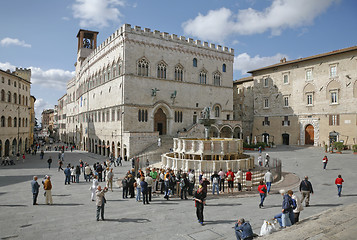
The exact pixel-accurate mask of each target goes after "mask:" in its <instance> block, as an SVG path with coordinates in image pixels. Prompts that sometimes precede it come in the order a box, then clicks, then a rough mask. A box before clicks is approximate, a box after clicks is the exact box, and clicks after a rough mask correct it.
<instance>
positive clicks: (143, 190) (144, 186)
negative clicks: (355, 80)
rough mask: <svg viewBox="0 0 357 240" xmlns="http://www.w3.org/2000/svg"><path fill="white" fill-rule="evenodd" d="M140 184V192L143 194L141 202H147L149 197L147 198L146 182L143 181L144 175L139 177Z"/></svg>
mask: <svg viewBox="0 0 357 240" xmlns="http://www.w3.org/2000/svg"><path fill="white" fill-rule="evenodd" d="M140 186H141V193H142V194H143V204H144V205H145V203H146V204H149V198H148V191H149V189H148V183H147V182H145V177H141V182H140Z"/></svg>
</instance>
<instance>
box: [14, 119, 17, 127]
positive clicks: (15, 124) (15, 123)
mask: <svg viewBox="0 0 357 240" xmlns="http://www.w3.org/2000/svg"><path fill="white" fill-rule="evenodd" d="M14 127H17V118H16V117H15V118H14Z"/></svg>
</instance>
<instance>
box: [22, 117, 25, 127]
mask: <svg viewBox="0 0 357 240" xmlns="http://www.w3.org/2000/svg"><path fill="white" fill-rule="evenodd" d="M22 127H25V118H23V119H22Z"/></svg>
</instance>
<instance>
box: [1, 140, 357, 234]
mask: <svg viewBox="0 0 357 240" xmlns="http://www.w3.org/2000/svg"><path fill="white" fill-rule="evenodd" d="M50 154H51V155H52V158H53V160H54V163H53V166H52V168H51V170H48V168H47V163H46V160H47V158H48V156H49V155H50ZM249 154H253V155H256V154H257V153H255V152H249ZM324 154H325V153H324V152H323V151H322V150H321V149H320V148H299V147H289V146H288V147H278V148H276V149H269V155H270V156H271V157H278V158H280V159H282V160H283V170H284V171H285V172H291V173H294V174H286V175H284V181H282V182H280V183H277V184H274V185H273V190H274V191H273V193H272V194H270V195H268V197H267V199H266V201H265V203H264V206H265V207H264V208H262V209H259V208H258V204H259V196H258V195H257V193H256V191H252V194H250V193H249V194H247V193H244V194H238V193H236V194H234V195H229V197H227V196H228V195H227V194H224V196H220V197H217V196H214V197H213V196H212V195H209V196H208V199H207V206H206V207H205V210H204V217H205V225H204V226H201V225H200V224H198V223H197V221H196V216H195V208H194V202H193V201H192V200H187V201H181V200H180V199H177V198H173V199H170V200H169V201H166V200H164V199H163V197H162V196H161V195H158V196H155V197H154V198H153V202H152V203H151V204H150V205H143V204H142V203H140V202H139V203H137V202H135V200H134V199H129V200H123V199H121V193H122V191H121V189H120V188H118V187H115V189H114V192H108V193H107V194H106V198H107V200H108V202H107V205H106V208H105V210H106V214H105V216H106V220H107V221H104V222H102V221H99V222H96V221H95V203H94V202H92V201H90V191H89V190H88V188H89V186H90V185H91V184H90V183H85V182H84V180H83V176H81V177H80V180H81V182H80V183H78V184H71V185H66V186H65V185H64V174H63V172H62V171H61V172H58V171H57V169H56V167H57V163H56V159H57V154H56V153H55V152H52V153H46V154H45V158H44V160H40V159H39V155H37V156H31V155H28V156H27V157H26V162H25V163H21V162H20V163H19V164H18V165H16V166H6V167H0V180H1V181H0V182H1V184H0V211H1V216H2V217H1V218H0V238H5V239H6V238H7V239H63V238H71V239H118V238H120V239H137V238H142V237H145V238H147V239H150V238H154V239H202V238H204V239H235V235H234V230H233V229H232V227H233V226H234V222H235V221H236V220H237V219H238V218H241V217H244V218H245V219H247V220H248V221H250V223H251V225H252V227H253V230H254V232H256V233H259V231H260V227H261V225H262V223H263V221H264V220H265V219H271V218H272V217H273V216H274V215H275V214H277V213H278V212H279V211H280V209H281V201H282V199H281V196H280V195H279V194H275V193H274V192H276V191H277V190H279V189H280V188H292V189H293V190H294V191H296V190H297V188H296V186H297V185H298V181H299V180H298V179H301V178H303V177H304V175H308V176H309V177H310V180H311V181H312V184H313V186H314V190H315V194H314V195H313V196H312V198H311V207H309V208H305V210H304V211H303V212H302V213H301V219H309V217H311V216H312V219H310V220H307V221H310V223H309V222H307V223H308V224H307V225H308V226H310V225H311V223H313V222H315V221H318V220H319V219H315V218H314V217H315V216H316V214H320V213H321V212H323V211H325V210H328V209H331V208H332V211H331V212H332V213H334V211H333V209H336V208H334V207H342V208H343V207H345V206H348V205H350V204H353V203H357V199H356V194H355V192H354V189H355V188H354V185H355V184H354V183H355V182H356V181H357V175H356V174H355V173H354V171H353V170H354V169H357V156H356V155H353V154H350V153H345V154H342V155H337V154H329V155H328V157H329V164H328V166H327V170H326V171H323V170H322V166H321V164H322V163H321V160H322V156H323V155H324ZM79 159H82V160H84V161H86V162H88V163H89V164H91V165H92V164H93V163H94V162H97V161H103V160H105V157H103V156H99V155H94V154H88V153H85V152H78V151H75V152H73V153H69V152H66V153H65V164H67V163H68V162H72V163H73V164H78V160H79ZM130 165H131V163H130V162H124V166H123V167H116V168H114V173H115V178H118V177H122V176H123V175H124V173H125V172H126V171H127V170H128V169H129V168H130ZM45 174H50V175H51V177H52V182H53V195H54V196H53V200H54V205H53V206H47V205H44V197H43V190H42V189H41V192H40V195H39V204H40V205H38V206H32V205H31V200H32V194H31V188H30V181H31V180H32V176H33V175H38V176H39V182H40V181H41V178H42V177H43V176H44V175H45ZM337 174H342V176H343V178H344V179H345V183H344V188H343V192H342V197H341V198H338V197H337V190H336V187H335V185H334V179H335V178H336V177H337ZM290 181H291V182H292V183H289V182H290ZM101 185H102V186H103V185H104V184H103V183H101ZM354 208H355V206H354ZM348 211H351V212H352V209H351V210H348ZM348 211H347V213H348ZM333 216H334V215H333ZM346 216H353V214H351V215H346ZM337 217H339V219H340V220H339V221H343V219H345V220H346V219H348V218H346V217H345V218H343V217H341V216H336V218H337ZM341 219H342V220H341ZM329 221H330V222H332V223H334V222H336V220H335V219H330V220H329ZM353 221H354V220H353V219H352V220H351V221H349V222H345V224H344V225H343V227H345V228H343V229H342V228H334V229H335V230H334V231H335V232H333V230H332V227H331V231H330V232H331V234H332V236H335V238H337V239H341V238H339V237H338V236H346V239H349V238H348V236H349V235H348V232H349V231H351V227H349V226H355V222H353ZM327 223H328V221H327ZM327 223H326V224H327ZM350 223H351V225H349V224H350ZM299 225H300V224H299ZM299 225H296V227H295V226H293V227H291V228H289V229H285V230H284V231H281V232H279V233H275V234H284V233H285V232H286V233H287V232H288V231H293V230H294V228H297V227H300V226H299ZM320 225H321V224H319V225H318V226H320ZM301 226H303V224H301ZM328 226H333V225H332V224H329V225H328ZM345 229H347V230H348V229H349V230H348V231H346V230H345ZM299 231H301V232H300V233H296V234H300V236H304V235H302V234H303V232H304V230H303V227H301V230H299ZM324 231H327V230H326V229H325V230H324ZM323 233H324V232H322V231H321V232H318V231H316V232H315V233H314V234H316V235H315V236H314V237H315V238H316V239H326V238H324V237H326V236H324V237H320V236H323V235H321V234H323ZM354 233H355V232H354ZM294 234H295V233H294ZM276 236H278V235H276ZM319 237H320V238H319ZM289 238H291V236H289ZM315 238H314V239H315ZM311 239H312V238H311Z"/></svg>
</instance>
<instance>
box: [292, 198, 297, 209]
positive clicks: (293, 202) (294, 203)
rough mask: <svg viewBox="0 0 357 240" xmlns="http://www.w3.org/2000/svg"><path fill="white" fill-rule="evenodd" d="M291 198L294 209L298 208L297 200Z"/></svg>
mask: <svg viewBox="0 0 357 240" xmlns="http://www.w3.org/2000/svg"><path fill="white" fill-rule="evenodd" d="M291 200H292V205H293V209H296V208H297V204H296V200H295V199H291Z"/></svg>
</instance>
